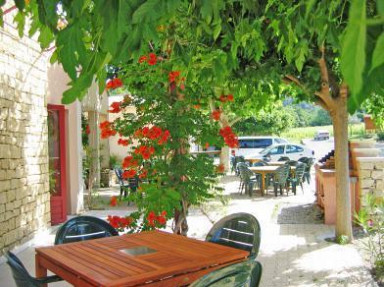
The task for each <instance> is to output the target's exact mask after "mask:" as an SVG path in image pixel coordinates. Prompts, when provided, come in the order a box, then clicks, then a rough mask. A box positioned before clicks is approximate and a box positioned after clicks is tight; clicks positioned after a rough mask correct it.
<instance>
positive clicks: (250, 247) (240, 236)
mask: <svg viewBox="0 0 384 287" xmlns="http://www.w3.org/2000/svg"><path fill="white" fill-rule="evenodd" d="M260 233H261V230H260V224H259V221H258V220H257V219H256V217H254V216H253V215H252V214H249V213H245V212H239V213H233V214H230V215H227V216H225V217H223V218H222V219H220V220H219V221H218V222H216V223H215V224H214V225H213V226H212V228H211V230H210V231H209V232H208V234H207V237H206V238H205V241H209V242H213V243H217V244H221V245H225V246H230V247H234V248H238V249H241V250H245V251H248V252H249V256H250V257H253V258H256V256H257V254H258V253H259V248H260Z"/></svg>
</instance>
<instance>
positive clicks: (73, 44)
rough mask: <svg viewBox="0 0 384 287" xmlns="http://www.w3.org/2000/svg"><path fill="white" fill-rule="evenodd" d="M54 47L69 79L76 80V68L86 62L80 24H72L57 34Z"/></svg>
mask: <svg viewBox="0 0 384 287" xmlns="http://www.w3.org/2000/svg"><path fill="white" fill-rule="evenodd" d="M56 45H57V47H58V49H59V51H58V52H59V59H60V62H61V63H62V64H63V68H64V70H65V71H66V72H67V73H68V75H69V76H70V77H71V79H72V80H73V79H76V67H77V66H79V64H80V63H82V64H83V65H84V66H85V64H86V62H87V59H88V58H87V56H86V51H85V47H84V42H83V34H82V30H81V23H80V22H79V21H77V22H74V23H73V24H72V25H69V26H67V27H66V28H65V29H64V30H61V31H60V32H59V33H58V36H57V41H56Z"/></svg>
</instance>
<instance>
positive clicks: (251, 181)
mask: <svg viewBox="0 0 384 287" xmlns="http://www.w3.org/2000/svg"><path fill="white" fill-rule="evenodd" d="M238 168H239V171H240V180H241V181H240V194H242V191H243V189H244V190H245V191H244V193H248V195H249V196H252V191H253V186H254V185H257V184H260V180H261V178H260V176H257V175H256V174H255V173H254V172H253V171H251V170H250V169H249V168H248V165H247V164H245V163H239V164H238Z"/></svg>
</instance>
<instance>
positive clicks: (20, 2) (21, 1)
mask: <svg viewBox="0 0 384 287" xmlns="http://www.w3.org/2000/svg"><path fill="white" fill-rule="evenodd" d="M15 5H16V7H17V9H19V10H20V11H22V10H23V9H24V8H25V0H15Z"/></svg>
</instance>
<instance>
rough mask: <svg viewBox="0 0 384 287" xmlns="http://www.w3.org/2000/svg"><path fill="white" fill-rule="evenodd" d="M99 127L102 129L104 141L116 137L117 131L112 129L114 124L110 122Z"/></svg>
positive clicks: (105, 122)
mask: <svg viewBox="0 0 384 287" xmlns="http://www.w3.org/2000/svg"><path fill="white" fill-rule="evenodd" d="M99 127H100V129H101V138H102V139H106V138H108V137H110V136H114V135H116V133H117V132H116V131H115V130H113V129H112V123H110V122H109V121H104V122H102V123H100V125H99Z"/></svg>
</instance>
